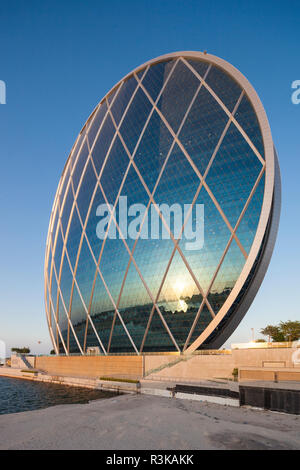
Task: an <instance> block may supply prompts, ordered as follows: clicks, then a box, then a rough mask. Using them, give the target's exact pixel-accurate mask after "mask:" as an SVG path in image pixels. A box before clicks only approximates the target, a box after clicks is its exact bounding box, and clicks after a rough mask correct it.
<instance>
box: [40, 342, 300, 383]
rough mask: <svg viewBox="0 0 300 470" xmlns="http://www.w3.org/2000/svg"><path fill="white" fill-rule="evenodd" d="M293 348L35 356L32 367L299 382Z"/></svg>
mask: <svg viewBox="0 0 300 470" xmlns="http://www.w3.org/2000/svg"><path fill="white" fill-rule="evenodd" d="M294 352H295V348H276V349H271V348H265V349H234V350H232V351H231V352H230V351H229V352H228V353H227V354H225V353H224V354H223V353H221V354H220V352H216V353H215V354H214V353H213V352H210V353H208V352H207V353H205V354H195V355H190V356H185V355H179V354H170V355H164V354H162V355H146V356H69V357H67V356H53V357H46V356H45V357H37V358H36V364H35V367H36V368H37V369H39V370H42V371H45V372H46V373H48V374H50V375H64V376H69V377H91V378H92V377H97V378H99V377H102V376H106V377H109V376H110V377H116V378H117V377H128V378H141V377H145V378H147V379H152V380H170V381H180V380H182V381H195V382H196V381H199V380H201V379H210V378H232V372H233V369H235V368H237V369H238V370H239V378H240V379H241V380H274V377H275V376H274V372H276V374H277V375H276V378H277V379H278V380H299V374H300V364H298V365H297V364H294V363H293V361H292V355H293V353H294Z"/></svg>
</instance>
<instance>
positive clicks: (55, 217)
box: [45, 57, 265, 354]
mask: <svg viewBox="0 0 300 470" xmlns="http://www.w3.org/2000/svg"><path fill="white" fill-rule="evenodd" d="M216 96H217V98H218V99H217V98H216ZM239 126H241V128H242V129H243V131H244V132H241V130H240V127H239ZM258 154H259V156H258ZM264 161H265V154H264V143H263V137H262V133H261V129H260V125H259V121H258V118H257V116H256V113H255V110H254V108H253V106H252V104H251V102H250V99H249V98H248V96H247V94H246V92H245V90H244V89H243V88H242V86H241V85H240V84H239V83H238V82H237V81H236V80H235V79H234V78H233V77H232V76H230V75H229V74H228V73H227V72H226V71H225V70H223V69H222V68H220V67H219V66H217V65H215V64H213V63H210V62H209V60H204V59H196V58H193V59H191V58H189V57H178V58H174V57H171V58H169V59H165V60H162V61H159V62H155V61H153V62H152V63H150V65H148V66H147V67H143V68H142V69H141V70H140V71H139V70H138V71H137V72H134V73H132V74H131V75H129V76H128V77H127V78H126V79H125V80H123V81H122V82H121V83H120V84H118V85H117V86H116V87H115V89H113V91H112V92H111V93H110V94H109V95H108V96H107V97H105V98H104V100H103V101H102V102H101V103H100V104H99V106H98V107H97V108H96V110H95V111H94V113H93V115H92V116H91V117H90V119H89V120H88V122H87V123H86V125H85V126H84V128H83V130H82V131H81V133H80V135H79V137H78V139H77V142H76V144H75V145H74V147H73V149H72V152H71V155H70V157H69V159H68V161H67V164H66V167H65V169H64V172H63V175H62V178H61V181H60V184H59V190H58V193H57V196H56V201H55V204H54V210H53V212H52V216H51V221H50V229H49V236H48V244H47V252H46V267H45V276H46V309H47V317H48V322H49V327H50V329H51V331H52V339H53V341H54V342H55V345H56V347H57V350H58V351H59V352H60V353H81V354H84V353H86V351H87V348H89V347H91V346H98V347H99V348H100V351H101V353H104V354H107V353H126V352H130V353H139V352H159V351H183V350H185V349H186V348H187V347H189V346H190V345H191V344H192V343H193V341H195V339H196V338H198V337H199V335H200V334H201V333H202V332H204V331H205V329H206V328H207V327H208V326H209V325H210V323H211V321H212V320H213V319H214V318H215V317H218V313H219V312H220V310H221V309H222V306H223V305H224V303H225V302H226V300H227V299H228V296H229V295H230V293H231V292H232V289H233V288H234V286H235V285H236V283H237V282H238V279H239V277H240V274H241V272H242V270H243V268H244V265H245V263H246V261H247V258H248V255H249V253H250V250H251V247H252V244H253V242H254V239H255V235H256V232H257V227H258V223H259V219H260V215H261V211H262V205H263V201H264V195H265V165H264ZM124 200H126V204H127V207H128V208H132V207H134V206H133V205H135V204H139V205H141V204H142V205H143V206H144V207H145V208H147V212H146V213H145V214H144V218H141V219H140V222H139V225H138V229H139V230H138V235H137V236H136V237H130V236H128V233H125V230H126V227H125V228H124V224H123V220H121V218H120V215H119V212H118V211H117V209H118V208H119V207H120V204H121V201H124ZM103 204H109V205H110V206H109V207H110V208H111V212H109V213H108V214H107V223H106V225H105V227H104V229H105V232H106V234H105V236H104V237H102V238H101V237H100V238H99V235H98V233H97V227H98V223H99V221H100V220H101V217H100V215H99V212H98V211H99V207H100V206H101V205H103ZM164 204H165V205H167V206H168V207H170V206H172V205H174V204H175V205H176V204H177V205H179V206H180V207H181V208H183V207H184V205H192V206H191V207H193V210H191V211H190V213H187V214H186V213H183V212H182V214H183V218H182V222H181V225H180V226H179V230H177V232H178V233H173V232H175V229H174V227H175V225H174V220H173V219H172V216H171V217H169V219H168V218H167V217H166V215H165V213H164V211H163V210H162V208H161V206H162V205H164ZM197 205H199V207H203V211H204V215H203V220H204V224H203V240H204V243H203V244H202V246H201V247H199V248H198V249H189V248H188V246H189V243H188V242H189V241H190V240H189V239H188V238H187V236H186V233H185V230H184V228H185V226H186V225H187V224H190V226H191V227H192V229H193V230H196V229H197V223H198V221H197V220H196V213H195V211H194V209H195V208H196V206H197ZM150 213H151V215H154V216H156V217H157V220H158V221H159V227H158V232H157V233H156V235H155V236H152V235H153V234H152V226H151V223H152V219H151V218H150ZM130 217H132V214H131V215H130V212H128V218H129V219H130ZM177 225H178V224H177ZM177 229H178V226H177ZM181 232H182V233H181ZM113 234H115V235H116V236H115V238H113ZM147 234H148V236H146V235H147ZM149 234H151V235H149ZM103 238H104V239H103ZM242 287H243V286H241V288H242ZM225 318H226V317H225ZM225 323H226V322H225ZM223 324H224V320H223V323H222V325H223ZM208 346H209V344H208ZM206 347H207V341H206Z"/></svg>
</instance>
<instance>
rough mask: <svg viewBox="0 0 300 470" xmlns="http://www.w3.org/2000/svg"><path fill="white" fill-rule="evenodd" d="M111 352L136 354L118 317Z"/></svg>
mask: <svg viewBox="0 0 300 470" xmlns="http://www.w3.org/2000/svg"><path fill="white" fill-rule="evenodd" d="M109 352H110V353H114V352H123V353H125V352H130V353H133V352H135V351H134V347H133V346H132V344H131V342H130V340H129V338H128V336H127V333H126V331H125V329H124V327H123V325H122V323H121V320H120V318H119V317H118V315H117V316H116V319H115V324H114V329H113V332H112V337H111V343H110V348H109Z"/></svg>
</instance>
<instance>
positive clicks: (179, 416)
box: [0, 395, 300, 450]
mask: <svg viewBox="0 0 300 470" xmlns="http://www.w3.org/2000/svg"><path fill="white" fill-rule="evenodd" d="M0 435H1V439H0V449H105V450H114V449H119V450H125V449H137V450H139V449H157V450H158V449H164V450H168V449H180V450H193V449H300V416H295V415H286V414H281V413H273V412H269V411H260V410H254V409H248V408H233V407H228V406H222V405H217V404H212V403H203V402H197V401H190V400H177V399H169V398H163V397H155V396H149V395H122V396H118V397H114V398H110V399H104V400H98V401H93V402H90V403H89V404H87V405H60V406H55V407H51V408H47V409H43V410H35V411H29V412H25V413H16V414H9V415H2V416H0Z"/></svg>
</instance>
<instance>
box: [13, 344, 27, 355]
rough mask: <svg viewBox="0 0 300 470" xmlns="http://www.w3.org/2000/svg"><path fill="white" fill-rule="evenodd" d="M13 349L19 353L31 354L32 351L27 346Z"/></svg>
mask: <svg viewBox="0 0 300 470" xmlns="http://www.w3.org/2000/svg"><path fill="white" fill-rule="evenodd" d="M11 351H12V352H15V353H17V354H29V353H30V349H29V348H27V347H25V346H24V347H23V348H11Z"/></svg>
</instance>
